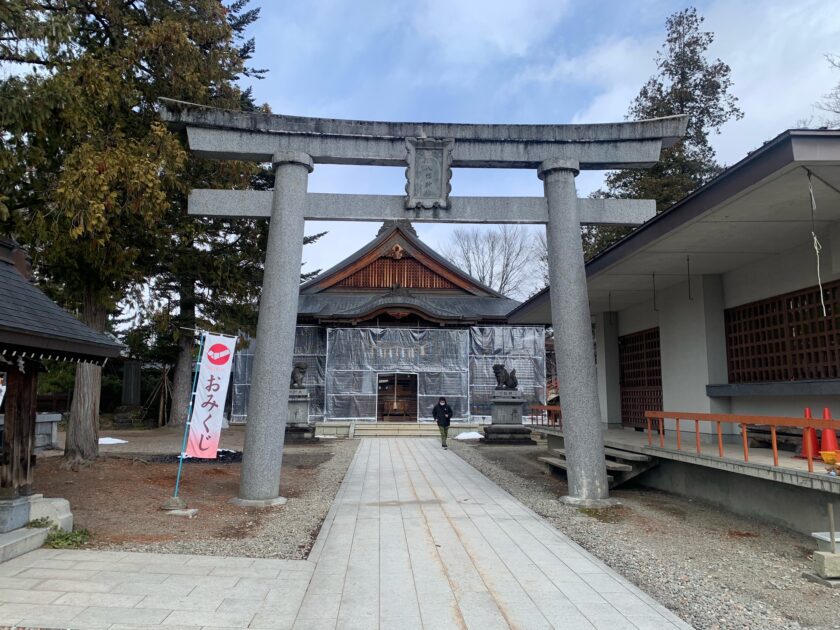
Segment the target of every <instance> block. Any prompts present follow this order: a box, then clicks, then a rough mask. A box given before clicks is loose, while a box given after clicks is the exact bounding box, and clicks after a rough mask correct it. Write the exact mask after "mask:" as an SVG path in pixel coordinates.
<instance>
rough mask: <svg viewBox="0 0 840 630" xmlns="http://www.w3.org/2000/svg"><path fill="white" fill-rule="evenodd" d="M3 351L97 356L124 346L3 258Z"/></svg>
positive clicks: (0, 293) (109, 354) (0, 339)
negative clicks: (99, 330) (97, 328)
mask: <svg viewBox="0 0 840 630" xmlns="http://www.w3.org/2000/svg"><path fill="white" fill-rule="evenodd" d="M0 296H2V297H0V353H5V354H7V355H8V354H10V351H17V352H26V353H27V354H28V353H30V352H35V353H36V355H40V354H42V353H43V354H45V355H50V354H54V355H55V356H56V357H58V358H64V359H82V360H97V359H102V358H106V357H116V356H119V354H120V351H121V350H122V348H123V346H122V345H121V344H119V343H117V342H115V341H113V340H112V339H111V338H110V337H108V336H106V335H104V334H102V333H99V332H96V331H95V330H93V329H92V328H90V327H88V326H86V325H85V324H83V323H82V322H80V321H79V320H78V319H76V318H75V317H73V316H72V315H71V314H70V313H68V312H67V311H65V310H64V309H63V308H61V307H60V306H58V305H57V304H55V302H53V301H52V300H50V299H49V298H48V297H47V296H46V295H45V294H44V293H42V292H41V291H40V290H39V289H38V288H37V287H36V286H35V285H33V284H32V283H31V282H29V281H28V280H26V279H25V278H24V277H23V276H22V275H21V273H20V272H19V271H18V269H17V268H16V267H15V266H14V265H13V264H12V263H11V261H10V260H4V259H2V258H0Z"/></svg>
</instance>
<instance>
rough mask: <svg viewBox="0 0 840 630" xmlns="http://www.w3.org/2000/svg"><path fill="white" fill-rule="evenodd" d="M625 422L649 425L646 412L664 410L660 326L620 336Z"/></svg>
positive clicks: (620, 367) (622, 409)
mask: <svg viewBox="0 0 840 630" xmlns="http://www.w3.org/2000/svg"><path fill="white" fill-rule="evenodd" d="M618 367H619V378H620V381H619V383H620V391H621V420H622V424H624V425H625V426H631V427H645V426H647V423H646V421H645V411H662V364H661V360H660V353H659V328H650V329H648V330H642V331H640V332H636V333H632V334H630V335H623V336H621V337H619V338H618Z"/></svg>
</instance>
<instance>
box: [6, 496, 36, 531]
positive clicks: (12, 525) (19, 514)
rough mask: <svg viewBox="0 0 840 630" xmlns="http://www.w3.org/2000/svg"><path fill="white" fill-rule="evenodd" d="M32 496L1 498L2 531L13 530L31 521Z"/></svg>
mask: <svg viewBox="0 0 840 630" xmlns="http://www.w3.org/2000/svg"><path fill="white" fill-rule="evenodd" d="M30 509H31V501H30V497H15V498H13V499H0V533H6V532H11V531H14V530H16V529H20V528H21V527H24V526H25V525H26V524H27V523H28V522H29V520H30V519H29V511H30Z"/></svg>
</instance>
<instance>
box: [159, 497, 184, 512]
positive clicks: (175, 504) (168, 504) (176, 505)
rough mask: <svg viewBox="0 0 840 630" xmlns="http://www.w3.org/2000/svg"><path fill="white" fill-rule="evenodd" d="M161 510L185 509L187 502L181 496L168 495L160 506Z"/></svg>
mask: <svg viewBox="0 0 840 630" xmlns="http://www.w3.org/2000/svg"><path fill="white" fill-rule="evenodd" d="M160 509H161V510H186V509H187V502H186V501H184V500H183V499H182V498H181V497H169V498H168V499H167V500H166V501H164V502H163V505H161V506H160Z"/></svg>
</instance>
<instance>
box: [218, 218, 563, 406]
mask: <svg viewBox="0 0 840 630" xmlns="http://www.w3.org/2000/svg"><path fill="white" fill-rule="evenodd" d="M517 306H519V302H517V301H516V300H512V299H510V298H508V297H506V296H504V295H502V294H501V293H498V292H497V291H494V290H493V289H491V288H490V287H487V286H485V285H483V284H482V283H481V282H479V281H478V280H476V279H474V278H472V277H470V276H469V275H468V274H466V273H464V272H463V271H462V270H461V269H459V268H457V267H456V266H454V265H453V264H452V263H451V262H450V261H448V260H446V259H445V258H444V257H442V256H440V255H439V254H438V253H436V252H435V251H434V250H433V249H432V248H430V247H429V246H428V245H426V244H425V243H423V242H422V241H421V240H420V239H419V238H418V236H417V233H416V232H415V230H414V228H413V227H412V225H411V224H410V223H409V222H408V221H386V222H385V223H384V224H383V225H382V228H381V229H380V230H379V234H378V235H377V237H376V238H375V239H373V240H372V241H371V242H369V243H368V244H366V245H365V246H364V247H362V248H361V249H359V250H358V251H356V252H355V253H353V254H352V255H350V256H349V257H348V258H346V259H345V260H343V261H342V262H340V263H339V264H337V265H336V266H335V267H333V268H331V269H329V270H327V271H325V272H323V273H321V274H320V275H318V276H317V277H315V278H313V279H312V280H309V281H308V282H306V283H304V284H302V285H301V287H300V299H299V302H298V316H297V328H296V333H295V351H294V363H295V364H296V365H297V364H301V363H303V364H305V365H306V366H307V370H306V377H305V381H304V382H305V384H306V386H307V389H308V391H309V414H310V420H311V421H314V422H323V421H326V422H347V421H361V422H365V421H367V422H431V421H432V417H431V416H432V408H433V407H434V405H435V403H436V402H437V400H438V399H439V397H441V396H444V397H446V400H447V401H448V402H449V404H450V405H451V407H452V409H453V412H454V417H453V420H454V421H456V422H471V423H484V422H489V419H490V399H491V396H492V392H493V389H494V388H495V386H496V379H495V377H494V374H493V365H494V364H497V363H502V364H504V365H505V367H506V368H507V369H508V370H512V369H515V370H516V375H517V377H518V379H519V386H520V389H521V390H522V393H523V395H524V398H525V399H526V401H527V403H528V404H545V402H546V351H545V329H544V327H542V326H511V325H509V324H508V319H507V315H508V313H510V312H511V311H512V310H514V309H515V308H516V307H517ZM258 343H259V339H255V340H252V341H251V344H250V346H249V347H247V348H245V349H243V350H241V351H239V352H237V354H236V357H235V362H234V368H233V369H234V376H233V393H232V413H231V421H232V422H234V423H242V422H246V420H247V415H248V394H249V392H250V383H251V372H252V362H253V355H254V350H255V348H256V345H257V344H258Z"/></svg>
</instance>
